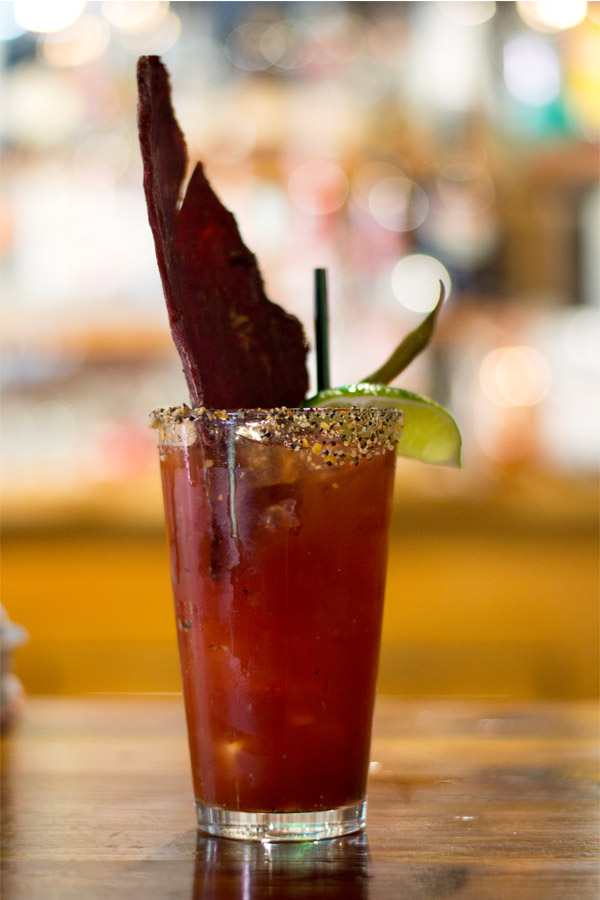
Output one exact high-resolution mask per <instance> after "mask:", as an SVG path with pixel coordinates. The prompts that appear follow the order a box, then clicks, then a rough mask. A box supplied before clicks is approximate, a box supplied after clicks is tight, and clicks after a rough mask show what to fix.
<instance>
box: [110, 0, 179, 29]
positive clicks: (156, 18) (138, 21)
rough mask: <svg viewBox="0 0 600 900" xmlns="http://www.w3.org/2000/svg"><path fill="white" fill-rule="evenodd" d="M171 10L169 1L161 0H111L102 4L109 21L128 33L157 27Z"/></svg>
mask: <svg viewBox="0 0 600 900" xmlns="http://www.w3.org/2000/svg"><path fill="white" fill-rule="evenodd" d="M168 11H169V4H168V3H167V2H160V0H144V2H142V0H126V2H120V0H110V2H107V0H105V2H104V3H103V4H102V15H103V16H104V18H105V19H106V21H107V22H110V24H111V25H114V27H115V28H118V29H119V31H123V32H125V33H126V34H139V33H140V32H147V31H151V30H153V29H154V28H157V27H158V26H159V25H160V24H161V22H162V21H163V20H164V19H165V17H166V15H167V12H168Z"/></svg>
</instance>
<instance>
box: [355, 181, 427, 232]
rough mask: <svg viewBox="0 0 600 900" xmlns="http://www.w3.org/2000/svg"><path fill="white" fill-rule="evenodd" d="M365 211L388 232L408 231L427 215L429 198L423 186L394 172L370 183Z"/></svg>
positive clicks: (420, 223)
mask: <svg viewBox="0 0 600 900" xmlns="http://www.w3.org/2000/svg"><path fill="white" fill-rule="evenodd" d="M369 212H370V213H371V215H372V216H373V218H374V219H375V221H376V222H379V224H380V225H382V226H383V227H384V228H387V229H388V230H389V231H412V229H414V228H418V226H419V225H422V224H423V222H424V221H425V219H426V218H427V213H428V212H429V200H428V198H427V194H426V193H425V191H424V190H423V188H422V187H420V186H419V185H418V184H416V183H415V182H414V181H411V180H410V178H406V177H404V176H403V175H395V176H392V177H390V178H383V179H382V180H381V181H378V182H377V183H376V184H375V185H373V187H372V188H371V190H370V192H369Z"/></svg>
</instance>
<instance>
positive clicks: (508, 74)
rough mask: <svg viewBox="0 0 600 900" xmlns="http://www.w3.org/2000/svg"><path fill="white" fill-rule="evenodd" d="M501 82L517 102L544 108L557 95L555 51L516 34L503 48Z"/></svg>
mask: <svg viewBox="0 0 600 900" xmlns="http://www.w3.org/2000/svg"><path fill="white" fill-rule="evenodd" d="M504 81H505V83H506V87H507V88H508V90H509V91H510V93H511V94H512V95H513V97H516V99H517V100H520V101H521V103H525V104H527V105H528V106H546V105H547V104H548V103H551V102H552V101H553V100H555V99H556V98H557V97H558V95H559V94H560V84H561V79H560V62H559V59H558V54H557V52H556V49H555V48H554V47H553V46H552V45H551V44H549V43H548V42H547V41H545V40H544V39H543V38H541V37H537V36H536V35H533V34H518V35H516V36H515V37H512V38H510V40H508V41H507V42H506V45H505V47H504Z"/></svg>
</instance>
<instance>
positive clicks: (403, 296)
mask: <svg viewBox="0 0 600 900" xmlns="http://www.w3.org/2000/svg"><path fill="white" fill-rule="evenodd" d="M440 281H442V282H443V284H444V287H445V289H446V297H448V296H449V294H450V290H451V287H452V283H451V281H450V275H449V274H448V270H447V269H446V267H445V266H444V265H443V264H442V263H441V262H440V261H439V259H435V257H433V256H427V255H426V254H423V253H413V254H411V255H409V256H405V257H403V259H401V260H400V261H399V262H397V263H396V265H395V266H394V270H393V272H392V290H393V292H394V296H395V297H396V299H397V300H399V301H400V303H401V304H402V306H404V307H405V308H406V309H410V310H411V311H412V312H429V311H430V310H432V309H433V307H434V306H435V305H436V303H437V301H438V299H439V296H440Z"/></svg>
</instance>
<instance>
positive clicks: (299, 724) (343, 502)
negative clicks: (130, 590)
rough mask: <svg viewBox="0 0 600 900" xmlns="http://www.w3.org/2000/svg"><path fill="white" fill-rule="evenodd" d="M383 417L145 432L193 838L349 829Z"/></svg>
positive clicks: (278, 836) (303, 416)
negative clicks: (178, 682)
mask: <svg viewBox="0 0 600 900" xmlns="http://www.w3.org/2000/svg"><path fill="white" fill-rule="evenodd" d="M400 421H401V415H400V413H398V412H397V411H395V410H374V409H373V410H371V409H368V410H353V409H347V410H330V409H320V410H286V409H280V410H274V411H268V412H264V411H244V410H238V411H236V412H231V413H224V412H215V411H208V410H204V411H200V412H196V413H193V412H192V411H191V410H189V409H187V408H184V409H183V410H169V411H164V412H160V413H158V414H157V416H156V424H157V427H158V431H159V446H160V457H161V471H162V480H163V492H164V499H165V509H166V519H167V529H168V535H169V543H170V550H171V571H172V580H173V591H174V597H175V609H176V617H177V629H178V637H179V649H180V655H181V667H182V676H183V689H184V696H185V704H186V714H187V722H188V734H189V743H190V752H191V759H192V771H193V779H194V789H195V795H196V803H197V808H198V821H199V824H200V827H201V828H203V829H204V830H207V831H209V832H211V833H213V834H221V835H225V836H229V837H242V838H259V839H269V840H298V839H306V838H310V839H313V840H314V839H316V838H319V837H330V836H334V835H338V834H344V833H347V832H349V831H354V830H356V829H357V828H360V827H362V825H363V823H364V814H365V795H366V778H367V770H368V763H369V746H370V738H371V719H372V712H373V704H374V698H375V682H376V674H377V660H378V651H379V638H380V630H381V618H382V606H383V595H384V583H385V572H386V560H387V543H388V531H389V520H390V512H391V504H392V491H393V480H394V467H395V440H396V437H397V435H398V433H399V423H400Z"/></svg>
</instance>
